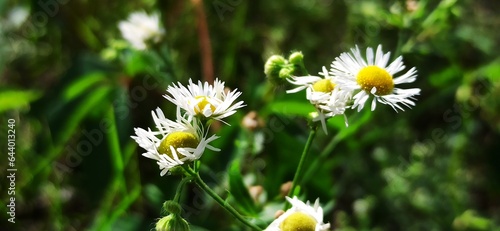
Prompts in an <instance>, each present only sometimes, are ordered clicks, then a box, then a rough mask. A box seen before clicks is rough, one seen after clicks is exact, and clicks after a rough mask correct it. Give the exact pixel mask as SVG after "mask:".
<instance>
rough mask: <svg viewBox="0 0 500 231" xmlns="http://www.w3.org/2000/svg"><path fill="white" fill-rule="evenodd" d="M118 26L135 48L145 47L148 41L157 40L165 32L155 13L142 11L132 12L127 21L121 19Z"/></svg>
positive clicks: (141, 48) (142, 48)
mask: <svg viewBox="0 0 500 231" xmlns="http://www.w3.org/2000/svg"><path fill="white" fill-rule="evenodd" d="M118 28H119V29H120V32H121V33H122V36H123V38H125V39H126V40H127V41H128V42H129V43H130V44H131V45H132V47H134V48H135V49H137V50H144V49H146V48H147V43H148V42H149V41H152V42H159V41H160V39H161V37H162V36H163V35H164V34H165V30H164V29H163V28H162V27H161V25H160V18H159V16H158V15H157V14H153V15H151V16H150V15H147V14H146V13H144V12H135V13H132V14H131V15H130V16H129V17H128V19H127V21H121V22H120V23H119V24H118Z"/></svg>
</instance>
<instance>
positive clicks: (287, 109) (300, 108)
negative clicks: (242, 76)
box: [264, 99, 315, 117]
mask: <svg viewBox="0 0 500 231" xmlns="http://www.w3.org/2000/svg"><path fill="white" fill-rule="evenodd" d="M264 110H265V111H266V112H271V113H277V114H283V115H295V116H304V117H307V116H309V113H311V112H314V111H315V109H314V107H313V106H312V104H310V103H309V102H308V101H307V100H305V99H304V101H276V102H273V103H270V104H269V105H267V107H266V108H265V109H264Z"/></svg>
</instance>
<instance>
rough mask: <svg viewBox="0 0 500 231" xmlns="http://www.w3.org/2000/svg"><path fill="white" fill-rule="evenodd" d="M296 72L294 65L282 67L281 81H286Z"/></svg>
mask: <svg viewBox="0 0 500 231" xmlns="http://www.w3.org/2000/svg"><path fill="white" fill-rule="evenodd" d="M294 72H295V67H294V66H293V65H290V66H285V67H283V68H281V70H280V73H279V78H280V81H282V82H284V80H286V79H288V78H290V77H292V76H293V73H294Z"/></svg>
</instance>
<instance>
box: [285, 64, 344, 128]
mask: <svg viewBox="0 0 500 231" xmlns="http://www.w3.org/2000/svg"><path fill="white" fill-rule="evenodd" d="M319 75H320V76H294V77H291V78H290V79H289V80H288V81H289V82H290V83H292V84H294V85H296V86H297V87H296V88H294V89H291V90H288V91H287V93H295V92H299V91H301V90H304V89H305V90H306V98H307V99H308V100H309V102H310V103H311V104H313V105H314V106H315V107H316V110H317V113H318V114H317V116H315V117H314V119H313V120H314V121H318V120H319V121H321V125H322V127H323V130H324V131H325V133H326V132H327V130H326V123H325V120H326V119H327V118H330V117H333V116H335V115H340V114H344V112H345V109H346V108H348V106H347V105H346V104H347V102H348V101H349V99H350V98H351V91H346V90H344V89H342V88H340V87H339V86H338V85H337V84H336V82H335V81H334V78H333V77H332V76H330V75H329V73H328V71H327V70H326V68H325V67H323V71H322V72H320V73H319Z"/></svg>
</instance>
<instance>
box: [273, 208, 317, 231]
mask: <svg viewBox="0 0 500 231" xmlns="http://www.w3.org/2000/svg"><path fill="white" fill-rule="evenodd" d="M280 229H281V230H282V231H314V230H316V220H314V218H312V217H311V216H309V215H307V214H305V213H303V212H295V213H293V214H291V215H290V216H288V217H287V218H286V219H285V220H284V221H283V222H281V224H280Z"/></svg>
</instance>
